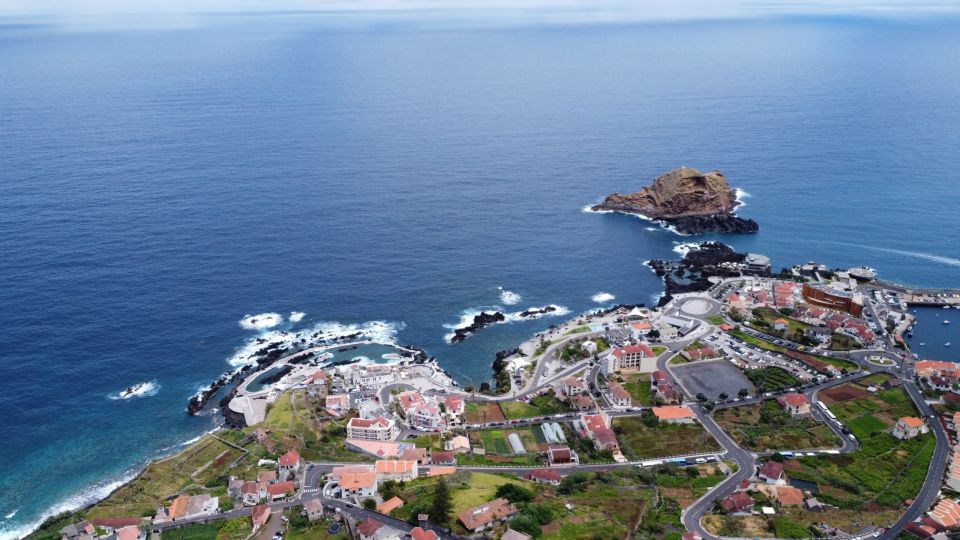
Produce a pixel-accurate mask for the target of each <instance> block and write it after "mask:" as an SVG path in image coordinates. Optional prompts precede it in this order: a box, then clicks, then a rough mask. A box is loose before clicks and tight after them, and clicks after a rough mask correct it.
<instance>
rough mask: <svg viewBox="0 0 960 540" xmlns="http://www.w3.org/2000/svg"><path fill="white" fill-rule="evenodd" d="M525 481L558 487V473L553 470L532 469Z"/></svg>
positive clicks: (559, 478)
mask: <svg viewBox="0 0 960 540" xmlns="http://www.w3.org/2000/svg"><path fill="white" fill-rule="evenodd" d="M527 479H528V480H532V481H534V482H536V483H538V484H550V485H552V486H558V485H560V480H561V477H560V473H558V472H557V471H555V470H554V469H534V470H532V471H530V472H529V473H528V474H527Z"/></svg>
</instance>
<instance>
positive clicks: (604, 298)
mask: <svg viewBox="0 0 960 540" xmlns="http://www.w3.org/2000/svg"><path fill="white" fill-rule="evenodd" d="M616 298H617V297H616V296H614V295H612V294H610V293H608V292H598V293H597V294H595V295H593V296H591V297H590V299H591V300H593V301H594V302H596V303H598V304H607V303H609V302H613V301H614V300H615V299H616Z"/></svg>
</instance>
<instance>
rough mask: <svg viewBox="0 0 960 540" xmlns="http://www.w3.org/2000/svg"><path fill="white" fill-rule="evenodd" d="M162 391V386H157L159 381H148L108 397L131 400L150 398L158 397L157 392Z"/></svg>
mask: <svg viewBox="0 0 960 540" xmlns="http://www.w3.org/2000/svg"><path fill="white" fill-rule="evenodd" d="M159 391H160V385H159V384H157V381H147V382H142V383H137V384H135V385H133V386H129V387H127V388H124V389H123V390H121V391H119V392H114V393H112V394H108V395H107V397H108V398H110V399H114V400H116V399H131V398H137V397H150V396H155V395H157V392H159Z"/></svg>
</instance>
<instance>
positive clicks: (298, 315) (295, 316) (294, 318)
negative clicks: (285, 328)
mask: <svg viewBox="0 0 960 540" xmlns="http://www.w3.org/2000/svg"><path fill="white" fill-rule="evenodd" d="M306 316H307V314H306V313H304V312H302V311H291V312H290V317H288V319H289V320H290V322H292V323H298V322H300V321H302V320H303V318H304V317H306Z"/></svg>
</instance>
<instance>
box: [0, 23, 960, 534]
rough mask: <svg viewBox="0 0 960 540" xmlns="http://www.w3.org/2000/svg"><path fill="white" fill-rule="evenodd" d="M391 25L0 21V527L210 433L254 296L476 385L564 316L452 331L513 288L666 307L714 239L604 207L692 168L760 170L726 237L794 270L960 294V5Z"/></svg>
mask: <svg viewBox="0 0 960 540" xmlns="http://www.w3.org/2000/svg"><path fill="white" fill-rule="evenodd" d="M371 17H375V16H374V15H356V16H345V17H337V18H334V19H332V20H331V19H330V18H327V17H323V16H316V15H300V16H257V17H235V16H223V17H209V18H200V19H197V20H195V21H193V24H191V25H187V26H184V27H178V28H172V29H158V28H154V29H150V30H138V31H117V30H109V29H101V30H99V31H85V30H77V29H72V28H71V29H64V28H61V27H57V26H50V25H46V24H43V23H42V22H41V23H38V24H9V25H0V73H2V76H0V283H2V284H3V285H2V288H0V291H2V292H0V304H2V306H0V307H2V309H0V328H2V332H0V407H2V411H3V414H0V432H2V433H4V436H3V437H2V438H0V453H2V455H3V457H4V459H3V460H2V461H0V519H2V521H0V537H12V536H14V535H16V534H17V533H18V531H20V532H22V531H23V530H24V528H26V527H29V526H30V524H33V523H35V522H36V521H37V520H38V519H39V518H40V517H41V516H42V515H44V514H45V513H47V512H50V511H51V510H52V509H55V508H64V507H65V506H69V505H71V504H77V503H79V502H82V501H83V500H85V497H89V496H91V495H92V494H95V493H97V492H98V490H99V491H102V490H104V489H106V487H107V484H109V483H110V482H113V481H116V480H118V479H120V478H122V477H124V475H129V474H130V473H132V472H133V471H135V470H136V469H137V467H139V466H140V465H142V463H143V462H144V460H146V459H149V458H150V457H154V456H157V455H158V454H161V453H164V452H171V451H174V450H176V449H177V448H178V447H179V445H180V444H182V443H183V442H185V441H187V440H188V439H191V438H193V437H195V436H197V435H199V434H201V433H203V432H204V431H207V430H209V429H211V428H213V427H214V423H213V420H212V419H210V418H189V417H187V416H186V415H185V412H184V411H185V409H184V407H185V404H186V400H187V398H188V397H189V396H190V395H192V394H193V393H194V392H196V391H197V389H198V388H199V387H201V386H203V385H205V384H207V383H209V382H210V381H211V380H213V379H214V378H215V377H217V376H218V375H219V374H220V373H221V372H223V371H225V370H226V369H228V368H229V367H230V366H229V365H228V364H227V361H228V359H229V358H230V357H231V356H232V355H233V353H234V351H235V350H236V349H237V348H239V347H241V346H242V345H243V344H244V343H245V342H246V341H247V340H249V339H251V338H253V337H255V336H256V335H257V333H256V332H255V331H250V330H244V329H242V328H241V327H240V326H239V325H238V321H239V320H240V319H241V318H242V317H243V316H244V315H247V314H256V313H262V312H277V313H281V314H284V315H286V314H288V313H289V312H291V311H302V312H305V313H306V317H305V318H304V320H303V321H301V322H300V323H297V324H296V325H295V327H297V328H307V327H310V326H311V325H314V324H317V323H320V322H324V321H339V322H341V323H345V324H348V323H349V324H360V323H363V322H366V321H374V320H379V321H387V322H389V323H391V324H393V325H395V328H397V329H398V335H397V339H398V340H399V341H400V342H403V343H410V344H416V345H419V346H422V347H425V348H426V349H427V350H428V351H429V352H430V353H431V354H434V355H436V356H438V357H439V358H440V359H441V362H442V363H443V365H444V366H445V367H446V368H447V369H448V370H449V371H450V372H451V373H452V374H453V375H455V376H456V377H458V378H459V379H460V380H461V381H463V382H478V381H481V380H483V379H485V378H486V377H488V376H489V366H490V362H491V360H492V356H493V353H494V352H495V351H497V350H499V349H503V348H508V347H512V346H514V345H515V344H516V343H517V342H519V341H521V340H522V339H523V338H524V337H526V336H528V335H530V334H531V333H533V332H536V331H538V330H541V329H543V328H545V327H546V326H547V325H549V324H551V323H553V322H556V321H557V319H555V318H553V319H552V318H549V317H548V318H543V319H539V320H537V321H525V322H515V323H510V324H504V325H498V326H495V327H491V328H488V329H486V330H484V331H483V332H481V333H479V334H478V335H476V336H474V337H472V338H470V339H469V340H468V341H466V342H464V343H461V344H457V345H449V344H447V343H446V342H445V341H444V338H443V336H444V335H445V334H446V333H448V332H449V329H447V328H444V325H449V324H455V323H457V322H458V320H459V319H460V318H461V316H462V315H463V312H464V310H470V309H475V308H478V307H482V306H492V305H498V304H500V305H502V302H501V298H500V295H501V292H502V291H501V290H500V289H498V288H499V287H503V288H504V289H505V290H508V291H512V292H515V293H516V294H519V295H520V296H521V297H522V299H521V300H520V301H519V302H518V303H517V304H516V305H515V308H516V309H522V308H525V307H529V306H540V305H545V304H549V303H554V304H558V305H562V306H565V307H567V308H569V309H570V310H571V311H572V312H574V313H576V312H580V311H583V310H586V309H589V308H592V307H596V306H597V305H598V304H596V303H594V302H593V301H592V300H591V297H592V296H593V295H595V294H597V293H598V292H601V291H602V292H608V293H611V294H613V295H615V296H616V298H617V301H624V302H650V301H651V300H653V299H655V297H656V295H657V294H658V293H659V292H660V283H659V281H658V280H657V279H656V278H655V276H654V275H653V274H652V273H651V272H650V271H649V270H648V269H647V268H646V267H645V266H643V262H644V261H645V260H647V259H650V258H664V257H674V256H676V254H675V253H674V252H673V251H672V250H673V248H674V247H675V246H676V243H678V242H684V241H688V240H690V239H688V238H683V237H678V236H676V235H674V234H673V233H670V232H668V231H664V230H661V229H656V228H651V226H650V224H649V223H646V222H644V221H641V220H638V219H635V218H630V217H625V216H617V215H598V214H589V213H585V212H582V211H581V210H582V208H583V207H584V206H586V205H588V204H590V203H593V202H596V201H598V200H599V199H600V198H602V197H603V196H604V195H605V194H607V193H609V192H612V191H621V192H623V191H633V190H636V189H638V188H639V187H641V186H642V185H645V184H647V183H648V182H649V181H650V180H651V179H652V178H653V177H654V176H656V175H657V174H659V173H661V172H664V171H666V170H668V169H670V168H673V167H676V166H680V165H688V166H694V167H698V168H701V169H714V168H717V169H720V170H722V171H723V172H724V173H726V175H727V176H728V178H729V179H730V180H731V181H732V183H733V184H734V185H735V186H738V187H741V188H743V189H744V190H746V192H748V193H749V194H750V195H751V196H750V197H749V198H747V199H745V200H746V202H747V205H746V207H745V208H743V210H742V211H741V213H742V214H743V215H745V216H748V217H752V218H754V219H756V220H757V221H758V222H759V223H760V224H761V232H760V233H759V234H757V235H754V236H739V237H736V236H733V237H723V238H722V239H723V240H724V241H726V242H728V243H731V244H732V245H734V246H736V247H737V248H739V249H742V250H750V251H755V252H760V253H766V254H768V255H770V256H771V257H772V258H773V261H774V264H775V265H776V266H778V267H779V266H786V265H789V264H792V263H795V262H803V261H806V260H811V259H812V260H816V261H818V262H822V263H825V264H828V265H831V266H846V265H857V264H867V265H870V266H873V267H875V268H877V269H878V270H879V271H880V275H881V276H882V277H883V278H886V279H890V280H898V281H902V282H907V283H911V284H917V285H943V286H951V285H952V286H960V248H958V246H960V227H958V225H957V223H958V222H957V217H956V212H957V206H958V193H960V191H958V181H957V171H960V152H957V149H958V148H960V128H958V126H960V64H958V63H957V58H956V55H955V54H951V52H953V51H957V50H960V25H958V24H957V21H946V22H944V21H940V22H936V21H918V20H911V21H897V20H886V21H875V20H862V19H810V18H797V19H776V20H750V21H726V22H710V23H705V22H684V23H679V22H678V23H670V24H659V25H642V24H640V25H624V26H613V25H607V26H536V25H527V26H523V25H520V26H515V27H509V28H506V27H497V26H495V25H491V26H485V27H484V26H479V27H470V26H464V25H460V26H456V27H454V26H443V25H438V26H431V27H428V28H424V27H422V26H421V25H408V24H405V23H398V22H395V21H394V22H389V21H379V22H376V21H374V20H371V19H370V18H371ZM374 22H375V23H374ZM507 309H514V307H507ZM956 318H957V321H956V324H957V325H960V316H957V317H956ZM921 327H922V326H921ZM956 341H957V343H956V345H955V347H954V348H953V349H952V354H947V352H949V351H942V352H943V353H944V354H938V355H937V356H939V357H940V358H943V359H954V360H956V359H957V358H958V357H957V353H956V351H958V350H960V338H958V339H957V340H956ZM141 381H156V383H157V384H158V390H157V391H156V393H155V394H154V395H152V396H146V397H141V398H135V399H129V400H111V399H109V398H108V395H109V394H111V393H114V392H117V391H119V390H122V389H123V388H125V387H127V386H129V385H131V384H133V383H137V382H141ZM14 512H16V513H15V514H13V513H14ZM4 516H8V517H4Z"/></svg>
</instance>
